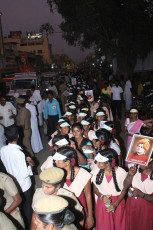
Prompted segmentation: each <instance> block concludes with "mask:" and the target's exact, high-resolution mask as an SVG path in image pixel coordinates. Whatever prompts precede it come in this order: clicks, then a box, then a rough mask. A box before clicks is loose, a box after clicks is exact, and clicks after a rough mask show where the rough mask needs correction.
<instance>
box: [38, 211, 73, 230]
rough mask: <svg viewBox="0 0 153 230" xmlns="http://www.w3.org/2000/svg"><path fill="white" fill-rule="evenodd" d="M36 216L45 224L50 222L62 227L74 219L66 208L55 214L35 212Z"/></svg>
mask: <svg viewBox="0 0 153 230" xmlns="http://www.w3.org/2000/svg"><path fill="white" fill-rule="evenodd" d="M37 215H38V218H39V219H40V221H41V222H43V223H44V224H45V225H47V224H49V223H51V224H53V225H54V226H55V227H57V228H59V229H62V228H63V227H64V226H65V225H69V224H71V223H72V222H73V221H74V220H75V217H74V214H73V213H72V212H71V211H70V210H69V209H67V208H65V209H64V210H62V211H61V212H59V213H56V214H51V213H48V214H37Z"/></svg>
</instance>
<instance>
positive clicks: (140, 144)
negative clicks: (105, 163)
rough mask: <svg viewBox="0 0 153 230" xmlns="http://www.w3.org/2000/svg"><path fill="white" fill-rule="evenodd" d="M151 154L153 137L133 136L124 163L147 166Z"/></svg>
mask: <svg viewBox="0 0 153 230" xmlns="http://www.w3.org/2000/svg"><path fill="white" fill-rule="evenodd" d="M152 152H153V137H148V136H143V135H138V134H134V135H133V138H132V141H131V144H130V147H129V150H128V152H127V155H126V159H125V161H128V162H132V163H134V164H140V165H145V166H147V165H148V163H149V160H150V158H151V155H152Z"/></svg>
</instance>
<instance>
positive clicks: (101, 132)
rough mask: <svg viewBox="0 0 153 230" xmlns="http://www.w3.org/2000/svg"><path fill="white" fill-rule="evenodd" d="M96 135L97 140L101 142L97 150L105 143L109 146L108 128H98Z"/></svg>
mask: <svg viewBox="0 0 153 230" xmlns="http://www.w3.org/2000/svg"><path fill="white" fill-rule="evenodd" d="M96 136H97V138H98V140H99V141H100V142H101V143H100V147H99V151H101V149H102V146H103V145H106V146H107V148H108V147H109V144H110V132H109V131H108V130H106V129H98V130H97V131H96Z"/></svg>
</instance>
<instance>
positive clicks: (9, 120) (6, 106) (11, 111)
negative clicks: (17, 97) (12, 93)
mask: <svg viewBox="0 0 153 230" xmlns="http://www.w3.org/2000/svg"><path fill="white" fill-rule="evenodd" d="M16 114H17V113H16V108H15V107H14V106H13V105H12V103H11V102H8V101H6V98H5V97H3V96H2V97H1V99H0V123H1V124H2V125H3V126H4V127H8V126H11V125H13V124H14V118H15V116H16Z"/></svg>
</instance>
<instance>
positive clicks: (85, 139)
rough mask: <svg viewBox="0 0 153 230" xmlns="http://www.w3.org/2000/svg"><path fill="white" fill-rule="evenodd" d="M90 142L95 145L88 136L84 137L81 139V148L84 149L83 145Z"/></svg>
mask: <svg viewBox="0 0 153 230" xmlns="http://www.w3.org/2000/svg"><path fill="white" fill-rule="evenodd" d="M89 142H90V144H91V146H93V145H92V142H91V141H90V140H89V139H88V138H83V140H82V141H81V144H80V150H81V151H82V148H83V146H84V145H88V143H89Z"/></svg>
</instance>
